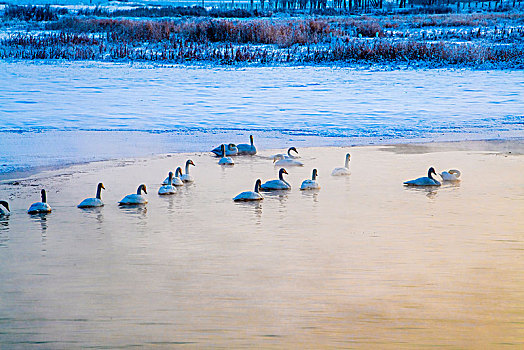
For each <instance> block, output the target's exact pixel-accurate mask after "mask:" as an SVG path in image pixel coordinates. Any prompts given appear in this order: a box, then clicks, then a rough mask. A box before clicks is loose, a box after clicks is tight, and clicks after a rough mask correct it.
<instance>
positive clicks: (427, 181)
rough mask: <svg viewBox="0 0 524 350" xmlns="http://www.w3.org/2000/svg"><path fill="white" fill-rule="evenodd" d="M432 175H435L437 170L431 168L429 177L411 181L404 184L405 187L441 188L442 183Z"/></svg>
mask: <svg viewBox="0 0 524 350" xmlns="http://www.w3.org/2000/svg"><path fill="white" fill-rule="evenodd" d="M432 174H435V175H436V173H435V169H433V168H429V170H428V176H424V177H419V178H418V179H415V180H409V181H406V182H404V185H408V186H440V182H439V181H437V180H435V179H434V178H433V176H432Z"/></svg>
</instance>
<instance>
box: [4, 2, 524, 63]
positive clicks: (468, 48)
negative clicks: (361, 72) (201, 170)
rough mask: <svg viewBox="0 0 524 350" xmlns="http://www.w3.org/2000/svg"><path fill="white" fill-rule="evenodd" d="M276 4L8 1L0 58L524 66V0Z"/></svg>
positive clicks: (5, 10)
mask: <svg viewBox="0 0 524 350" xmlns="http://www.w3.org/2000/svg"><path fill="white" fill-rule="evenodd" d="M270 4H272V5H271V6H272V7H269V5H266V6H265V7H263V6H259V7H258V8H255V7H251V8H250V9H239V8H236V9H224V8H223V9H217V8H208V9H206V8H203V7H144V6H140V7H132V6H131V7H129V6H128V7H123V8H121V9H119V8H111V7H107V8H104V7H81V8H74V9H72V8H67V7H59V6H54V7H50V6H39V7H31V6H15V5H8V6H6V7H5V8H4V9H3V14H2V18H3V21H2V34H1V36H0V38H1V39H0V58H4V59H6V58H16V59H66V60H141V61H160V62H174V63H177V62H212V63H220V64H237V63H266V64H271V63H292V64H317V63H332V62H337V63H342V64H355V63H357V64H358V63H365V64H369V63H372V64H385V65H388V64H391V63H394V64H406V63H408V64H415V65H423V66H430V67H432V66H468V67H479V66H480V67H481V68H522V67H524V12H522V11H520V9H521V7H520V6H519V4H520V3H519V2H514V3H513V4H514V6H515V7H512V8H508V7H501V5H499V7H498V8H496V9H497V10H498V12H475V13H450V12H451V11H452V8H451V7H448V6H441V7H435V6H433V7H414V8H412V9H400V10H399V9H397V10H396V11H393V12H390V13H386V11H385V10H384V9H382V10H377V11H375V12H373V13H371V14H367V15H366V14H363V13H362V12H365V11H364V10H365V9H366V8H363V9H361V10H360V11H358V12H359V13H358V14H352V13H353V12H355V11H356V10H358V9H359V8H358V7H352V9H354V10H355V11H353V12H348V7H347V6H348V5H347V3H345V2H333V5H334V7H333V8H327V7H326V6H325V4H324V3H320V5H318V4H319V3H313V2H307V3H305V5H304V8H303V9H302V8H301V6H302V5H300V4H301V3H290V4H293V5H289V4H288V3H287V2H286V3H283V4H285V5H283V7H284V8H280V10H281V11H283V10H289V9H288V8H287V7H289V6H294V8H293V11H291V12H289V11H288V12H275V10H279V8H278V4H279V3H278V2H277V3H276V4H277V7H276V8H275V7H274V6H275V5H274V4H275V3H270ZM359 4H360V3H359ZM378 4H379V3H378V2H377V5H378ZM458 4H459V6H458V8H460V3H458ZM497 4H500V3H497ZM337 6H338V7H337ZM476 6H479V5H476ZM490 7H491V5H490ZM295 8H298V10H295ZM481 8H483V5H480V7H477V9H481ZM470 9H471V4H470ZM368 12H369V11H368ZM420 12H430V13H435V12H437V13H438V12H444V13H441V14H428V13H425V14H421V13H420ZM326 14H328V15H326Z"/></svg>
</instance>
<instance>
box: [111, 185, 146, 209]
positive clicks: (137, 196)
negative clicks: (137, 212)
mask: <svg viewBox="0 0 524 350" xmlns="http://www.w3.org/2000/svg"><path fill="white" fill-rule="evenodd" d="M142 191H144V193H145V194H147V190H146V185H140V186H138V189H137V190H136V193H134V194H128V195H127V196H125V197H124V198H122V200H121V201H120V202H118V204H120V205H140V204H147V199H146V197H144V196H142Z"/></svg>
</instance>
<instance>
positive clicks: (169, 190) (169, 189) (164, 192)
mask: <svg viewBox="0 0 524 350" xmlns="http://www.w3.org/2000/svg"><path fill="white" fill-rule="evenodd" d="M175 193H176V188H175V186H173V172H172V171H170V172H169V175H168V176H167V185H163V186H162V187H160V188H159V189H158V194H159V195H161V196H168V195H171V194H175Z"/></svg>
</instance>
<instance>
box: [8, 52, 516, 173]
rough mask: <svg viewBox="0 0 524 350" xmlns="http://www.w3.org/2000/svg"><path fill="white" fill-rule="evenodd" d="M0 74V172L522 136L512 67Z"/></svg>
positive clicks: (144, 68) (65, 66) (104, 67)
mask: <svg viewBox="0 0 524 350" xmlns="http://www.w3.org/2000/svg"><path fill="white" fill-rule="evenodd" d="M0 81H2V82H4V83H3V84H0V131H1V132H0V149H1V150H2V152H1V153H0V176H1V175H2V174H4V175H5V174H6V173H9V172H13V171H23V170H27V169H30V168H34V167H49V166H50V167H56V166H61V165H64V164H72V163H79V162H88V161H94V160H102V159H118V158H121V157H136V156H147V155H150V154H162V153H170V152H195V151H207V150H209V148H210V146H211V145H213V144H219V143H220V142H221V141H223V140H226V139H227V140H231V142H235V143H240V142H246V140H247V138H248V135H249V134H250V133H253V134H255V136H256V138H255V139H256V143H257V144H258V146H259V147H261V148H266V149H267V148H275V147H284V146H285V145H287V144H288V143H289V141H293V143H295V144H296V143H299V142H300V145H304V146H326V145H328V146H335V145H336V146H340V145H354V144H369V143H376V142H381V143H385V142H387V143H391V142H407V141H413V140H425V141H434V140H466V139H487V138H496V139H507V138H510V137H524V119H523V111H524V100H523V99H522V96H524V72H522V71H469V70H449V69H444V70H395V71H371V70H361V69H351V68H329V67H276V68H275V67H249V68H217V67H212V66H211V67H183V66H175V67H161V66H154V65H129V64H116V63H96V62H87V63H86V62H73V63H64V62H59V63H41V62H40V63H27V62H0ZM4 177H5V176H4Z"/></svg>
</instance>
